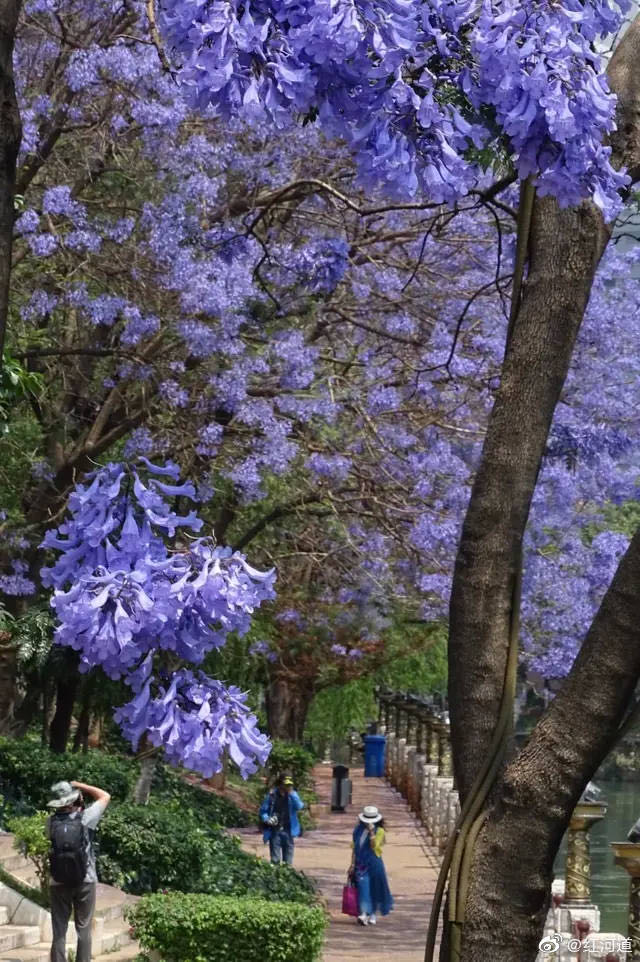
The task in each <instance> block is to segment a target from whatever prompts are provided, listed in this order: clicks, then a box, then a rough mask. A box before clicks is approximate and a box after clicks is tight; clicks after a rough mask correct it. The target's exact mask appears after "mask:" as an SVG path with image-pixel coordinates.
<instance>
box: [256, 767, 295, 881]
mask: <svg viewBox="0 0 640 962" xmlns="http://www.w3.org/2000/svg"><path fill="white" fill-rule="evenodd" d="M303 808H304V802H303V801H302V799H301V798H300V796H299V795H298V793H297V792H296V791H294V788H293V779H292V778H291V777H290V776H289V775H280V776H279V777H278V779H277V780H276V784H275V787H274V788H272V789H271V791H270V792H269V794H268V795H267V797H266V798H265V800H264V802H263V803H262V805H261V806H260V822H261V823H262V824H263V825H264V826H265V829H264V834H263V836H262V837H263V839H264V842H265V844H266V843H267V842H268V843H269V852H270V855H271V864H272V865H279V864H280V860H282V861H283V862H285V863H286V864H287V865H292V864H293V848H294V841H293V840H294V839H295V838H297V837H298V836H299V835H300V822H299V820H298V812H299V811H301V809H303Z"/></svg>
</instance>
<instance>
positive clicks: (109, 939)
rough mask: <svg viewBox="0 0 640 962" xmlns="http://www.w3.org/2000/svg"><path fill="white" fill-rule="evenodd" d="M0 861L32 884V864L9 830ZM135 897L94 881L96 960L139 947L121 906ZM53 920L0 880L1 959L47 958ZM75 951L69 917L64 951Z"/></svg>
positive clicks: (127, 955)
mask: <svg viewBox="0 0 640 962" xmlns="http://www.w3.org/2000/svg"><path fill="white" fill-rule="evenodd" d="M0 866H2V868H3V869H4V870H5V872H8V873H10V874H11V875H12V876H13V877H14V878H15V879H16V880H18V881H20V882H22V883H23V885H30V886H33V887H35V888H37V886H38V880H37V877H36V874H35V869H34V867H33V864H32V863H31V862H30V861H29V860H28V859H26V858H24V857H23V856H22V855H20V853H19V852H16V850H15V849H14V847H13V836H12V835H6V834H2V835H0ZM135 901H136V897H135V896H133V895H126V894H125V893H124V892H121V891H120V889H116V888H113V887H112V886H110V885H103V884H102V883H100V884H99V885H98V891H97V897H96V913H95V917H94V921H93V958H94V959H96V960H100V962H129V960H132V959H134V958H135V957H136V956H137V955H138V954H139V952H140V949H139V947H138V944H137V942H134V941H133V940H132V939H131V937H130V935H129V923H128V922H127V921H126V920H125V918H124V909H125V906H127V905H130V904H132V903H133V902H135ZM50 949H51V921H50V916H49V913H48V912H45V911H44V909H41V908H39V907H38V906H37V905H35V904H34V903H33V902H30V901H28V900H27V899H26V898H23V897H22V896H21V895H20V894H19V893H18V892H16V891H15V890H13V889H11V888H8V887H7V886H5V885H2V884H0V962H10V960H11V962H49V952H50ZM69 949H71V950H72V951H73V952H74V953H75V951H76V938H75V929H74V927H73V920H71V922H70V923H69V931H68V934H67V951H69Z"/></svg>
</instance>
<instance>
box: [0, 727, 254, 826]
mask: <svg viewBox="0 0 640 962" xmlns="http://www.w3.org/2000/svg"><path fill="white" fill-rule="evenodd" d="M138 774H139V766H138V764H137V762H135V761H134V760H133V759H132V758H125V757H122V756H117V755H108V754H106V753H105V752H100V751H90V752H87V754H72V753H69V752H67V753H66V754H64V755H54V754H53V752H50V751H49V750H48V749H47V748H43V747H42V746H41V745H39V744H38V743H36V742H34V741H31V740H29V739H15V738H0V796H4V800H1V799H0V827H2V826H3V824H4V823H5V822H6V818H8V817H11V816H12V815H30V814H32V813H33V812H34V811H37V810H39V809H42V808H44V807H45V806H46V803H47V802H48V801H49V789H50V787H51V786H52V785H53V784H54V782H59V781H62V780H67V781H72V780H74V781H79V782H86V783H87V784H88V785H99V786H100V788H104V789H105V790H106V791H108V792H109V794H110V795H111V797H112V798H113V799H114V800H115V801H125V800H126V799H127V798H128V797H129V795H130V793H131V790H132V788H133V785H134V784H135V781H136V779H137V777H138ZM152 798H155V799H156V800H162V801H167V802H173V803H175V804H176V805H179V806H180V808H181V809H183V810H185V811H188V812H191V813H192V814H193V815H197V817H198V818H200V819H202V820H203V821H204V822H206V823H207V824H210V825H223V826H228V827H229V826H244V825H248V824H249V822H250V821H251V819H250V818H249V817H248V816H247V814H246V812H243V811H242V809H241V808H238V806H237V805H235V804H234V803H233V802H231V801H229V800H228V799H226V798H223V797H222V796H220V795H216V794H214V793H213V792H207V791H204V790H203V789H201V788H199V787H198V786H197V785H189V784H187V783H186V782H184V781H183V780H182V779H181V777H180V775H179V773H178V772H177V771H175V769H172V768H170V767H169V766H168V765H164V764H159V765H158V767H157V770H156V773H155V774H154V779H153V787H152ZM5 809H6V812H5Z"/></svg>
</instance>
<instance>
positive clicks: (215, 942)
mask: <svg viewBox="0 0 640 962" xmlns="http://www.w3.org/2000/svg"><path fill="white" fill-rule="evenodd" d="M127 915H128V918H129V920H130V923H131V925H132V928H133V930H134V934H135V937H136V938H137V939H138V940H139V941H140V944H141V945H142V948H143V949H144V950H145V951H147V952H150V951H152V950H156V951H157V952H159V954H160V956H161V958H162V959H163V960H168V962H169V960H170V962H229V960H230V959H238V960H240V959H241V960H242V962H316V960H318V959H319V958H320V953H321V951H322V943H323V940H324V929H325V925H326V919H325V915H324V912H323V910H322V909H320V908H308V907H307V906H301V905H294V904H292V903H275V902H264V901H261V900H259V899H251V898H246V899H234V898H215V897H211V896H206V895H176V894H169V895H151V896H147V897H145V898H144V899H142V900H141V901H140V902H139V903H138V904H137V905H136V906H134V907H133V908H131V909H129V910H128V912H127Z"/></svg>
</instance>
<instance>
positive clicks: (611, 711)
mask: <svg viewBox="0 0 640 962" xmlns="http://www.w3.org/2000/svg"><path fill="white" fill-rule="evenodd" d="M627 8H628V4H626V3H624V4H622V3H620V4H618V3H607V2H602V3H601V2H597V3H596V2H587V3H583V2H579V0H575V2H574V0H570V2H567V3H565V4H563V5H559V4H554V3H549V2H542V0H530V2H525V3H512V2H509V0H505V2H486V3H482V4H479V5H478V4H474V3H470V2H469V3H467V2H460V3H455V2H453V3H434V4H430V5H429V7H428V8H427V9H426V8H425V7H424V6H423V5H421V4H414V3H411V2H408V3H398V4H385V5H384V6H383V7H375V6H373V5H370V4H365V3H363V4H360V3H336V4H324V5H322V4H315V3H309V4H299V5H296V6H294V7H290V6H282V5H280V4H279V3H275V2H274V3H255V4H249V5H247V4H244V3H243V4H242V5H235V4H233V3H232V4H222V3H219V4H217V3H204V2H198V0H185V2H182V3H178V4H169V3H166V4H163V5H162V11H163V24H164V31H165V37H166V49H167V50H168V51H169V54H170V55H171V56H172V57H173V61H174V64H175V66H176V68H177V70H178V75H179V76H180V75H181V76H182V80H183V86H184V89H185V94H186V96H187V97H189V99H190V100H191V102H193V103H196V104H201V105H208V104H215V105H216V106H217V107H218V108H219V109H220V110H222V111H224V112H226V113H228V114H229V113H234V112H248V113H253V114H256V115H258V116H264V115H266V116H268V117H270V118H271V119H272V120H273V122H275V123H285V124H289V123H293V122H295V121H296V120H297V119H299V118H300V117H303V118H305V119H307V120H308V121H313V120H315V121H317V122H318V123H320V124H323V125H325V128H326V129H329V130H331V131H332V133H336V134H339V135H340V136H341V137H343V138H344V139H345V140H346V141H347V143H349V144H350V145H351V146H352V147H353V148H354V150H355V151H356V153H357V154H358V158H359V163H360V168H361V170H362V172H363V175H364V176H368V177H369V178H371V179H373V180H375V181H376V182H378V181H380V180H383V181H384V182H385V183H387V184H389V183H391V184H393V185H394V186H397V187H399V188H400V189H401V190H404V191H405V193H409V194H412V195H413V194H415V192H416V191H417V190H418V189H419V188H420V187H422V188H423V189H424V190H425V191H426V194H427V196H432V197H433V198H434V199H437V200H440V201H449V202H455V201H456V200H457V199H458V198H459V197H460V196H463V195H464V194H466V193H467V192H468V191H469V189H470V187H471V186H472V185H475V184H476V183H477V182H478V180H479V178H481V176H482V174H483V172H484V167H483V166H482V165H481V164H479V163H478V162H477V161H476V160H474V151H478V150H480V151H481V150H482V148H483V147H485V146H486V145H487V144H488V142H490V141H493V140H495V139H497V141H498V142H499V144H500V146H501V147H502V151H501V155H502V158H501V159H502V162H504V163H506V164H507V166H508V167H509V168H510V169H512V170H513V172H514V173H515V174H516V175H517V177H518V178H519V179H520V180H521V181H524V180H525V179H526V183H525V185H524V188H523V190H522V193H521V197H522V204H521V219H520V231H519V240H520V250H521V255H522V254H524V255H525V257H526V259H527V260H528V264H529V270H528V274H527V277H526V280H525V282H524V284H523V285H520V278H519V277H518V276H516V282H517V286H516V289H515V290H514V304H513V311H512V313H511V324H510V326H509V328H508V331H507V336H506V345H505V348H506V349H505V356H504V361H503V364H502V368H501V372H500V386H499V388H498V390H497V392H496V398H495V403H494V405H493V409H492V412H491V416H490V418H489V422H488V428H487V433H486V437H485V440H484V445H483V450H482V456H481V458H480V461H479V465H478V468H477V471H476V474H475V481H474V485H473V490H472V494H471V499H470V502H469V506H468V509H467V512H466V515H465V521H464V525H463V530H462V536H461V540H460V545H459V550H458V555H457V561H456V566H455V575H454V580H453V588H452V593H451V603H450V619H449V624H450V641H449V653H450V702H451V709H452V733H453V742H454V761H455V769H456V774H457V777H458V784H459V787H460V791H461V797H462V801H463V806H464V819H463V821H462V823H461V826H460V833H459V835H458V837H457V839H456V840H455V843H454V844H455V850H454V853H453V854H454V855H455V857H456V859H457V860H458V861H457V864H460V861H459V860H462V866H463V872H462V874H463V876H464V877H463V879H462V885H461V886H458V885H457V884H456V885H455V886H454V887H453V888H452V889H450V892H449V907H448V918H449V920H450V925H448V926H447V930H446V934H445V940H444V948H443V953H444V955H445V956H447V957H448V956H449V953H450V951H451V952H452V953H453V954H454V955H455V957H457V958H464V959H465V962H480V960H484V959H486V958H489V957H491V958H494V959H497V960H503V959H504V960H505V962H506V960H510V962H511V960H515V959H521V960H530V959H533V958H534V957H535V954H536V948H537V942H538V939H539V936H540V933H541V931H542V925H543V920H544V917H545V914H546V910H547V907H548V904H549V887H550V885H549V883H550V879H551V871H552V864H553V859H554V856H555V853H556V851H557V848H558V845H559V842H560V839H561V837H562V834H563V831H564V829H565V828H566V826H567V823H568V820H569V817H570V814H571V812H572V810H573V807H574V805H575V803H576V802H577V800H578V798H579V796H580V793H581V792H582V790H583V788H584V786H585V784H586V782H587V781H588V779H589V778H590V777H591V775H592V774H593V772H594V771H595V770H596V768H597V767H598V765H599V764H600V762H601V761H602V759H603V758H604V757H605V755H606V753H607V752H608V751H609V749H610V748H611V746H612V744H613V743H614V742H615V740H616V738H617V737H619V732H620V726H621V723H622V721H623V719H624V716H625V713H626V712H627V711H628V709H629V706H630V705H631V704H632V699H633V692H634V689H635V687H636V684H637V681H638V678H639V677H640V646H639V645H638V640H639V639H638V627H637V626H638V624H640V621H639V615H640V600H639V599H640V596H639V595H638V592H637V590H636V589H637V584H638V578H639V576H640V534H637V535H636V536H635V537H634V539H633V540H632V541H631V543H630V545H629V547H628V549H627V550H626V552H625V553H624V554H623V556H622V559H621V561H620V563H619V565H618V568H617V571H616V573H615V575H614V577H613V580H612V581H611V583H610V585H609V588H608V590H607V592H606V594H605V596H604V599H603V600H602V603H601V605H600V607H599V609H598V612H597V614H596V616H595V619H594V620H593V621H592V622H591V625H590V627H589V628H588V630H587V632H586V636H585V639H584V641H583V643H582V647H581V648H580V651H579V653H578V656H577V658H576V660H575V662H574V664H573V667H572V669H571V671H570V672H569V675H568V677H567V680H566V683H565V685H564V688H563V690H562V691H561V692H560V693H559V695H558V696H557V697H556V698H555V700H554V702H553V704H552V705H551V707H550V709H549V711H548V712H547V714H546V715H545V717H544V718H543V719H542V721H541V722H540V724H539V725H538V726H537V728H536V730H535V731H534V733H533V735H532V737H531V738H530V740H529V742H528V744H527V746H526V747H525V748H524V749H523V750H522V752H521V753H520V754H519V755H518V757H517V758H516V759H515V761H513V762H511V763H510V764H509V765H505V764H504V761H503V759H504V747H505V744H506V742H507V741H508V726H509V721H510V716H511V697H512V696H510V687H511V686H512V684H513V682H512V679H513V674H514V670H515V664H516V652H517V636H518V609H519V600H518V599H519V593H520V589H519V584H520V570H521V565H522V544H523V538H524V533H525V528H526V525H527V519H528V515H529V510H530V507H531V503H532V499H533V495H534V491H535V488H536V482H537V479H538V474H539V472H540V468H541V464H542V459H543V456H544V454H545V449H546V447H547V444H548V438H549V432H550V428H551V423H552V418H553V414H554V411H555V408H556V405H557V403H558V401H559V399H560V395H561V392H562V389H563V386H564V383H565V380H566V377H567V372H568V368H569V364H570V361H571V357H572V353H573V350H574V345H575V341H576V337H577V334H578V331H579V329H580V325H581V322H582V319H583V316H584V312H585V309H586V306H587V302H588V299H589V294H590V291H591V287H592V283H593V280H594V275H595V272H596V269H597V266H598V263H599V261H600V259H601V257H602V255H603V252H604V250H605V248H606V246H607V243H608V241H609V239H610V236H611V229H610V226H608V224H610V222H611V219H612V217H613V215H615V214H616V213H617V211H618V210H619V209H620V206H621V202H622V194H621V192H622V191H624V190H625V189H626V188H627V187H628V186H629V185H630V184H631V183H632V182H633V181H634V180H635V179H637V178H638V177H639V176H640V126H639V121H638V117H639V116H640V114H639V111H638V104H639V103H640V75H639V73H638V68H637V64H638V62H639V59H638V55H639V53H640V20H636V21H635V22H634V23H633V24H632V26H631V27H630V28H629V29H628V30H627V32H626V33H625V35H624V36H623V38H622V40H621V42H620V44H619V45H618V47H617V49H616V51H615V53H614V55H613V57H612V59H611V61H610V63H609V66H608V68H607V71H606V73H605V71H604V63H603V61H602V58H601V57H600V55H599V54H598V53H597V50H596V43H597V41H598V40H599V38H601V37H602V36H603V35H610V34H612V33H614V32H615V31H616V30H617V29H618V28H619V26H620V19H621V15H622V14H623V13H624V12H625V11H626V9H627ZM609 87H611V91H612V92H610V89H609ZM616 94H617V95H618V100H617V106H616V98H615V95H616ZM604 137H606V138H607V141H608V143H607V144H606V145H605V143H604V140H603V138H604ZM534 189H535V190H536V192H537V199H536V200H535V201H534V199H533V190H534ZM571 205H574V206H571ZM603 215H604V216H603ZM521 260H522V258H521ZM570 447H571V445H570ZM574 449H575V445H574ZM612 554H613V555H615V554H616V552H615V551H614V552H611V550H610V551H609V555H610V556H611V555H612ZM505 678H506V679H507V681H506V682H505ZM585 701H587V704H588V710H587V706H586V705H585ZM474 806H475V808H474ZM516 853H517V854H516Z"/></svg>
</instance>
